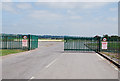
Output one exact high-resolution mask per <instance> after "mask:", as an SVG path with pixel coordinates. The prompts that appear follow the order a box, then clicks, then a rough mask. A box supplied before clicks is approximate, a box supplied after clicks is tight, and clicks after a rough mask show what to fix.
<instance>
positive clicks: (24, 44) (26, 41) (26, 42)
mask: <svg viewBox="0 0 120 81" xmlns="http://www.w3.org/2000/svg"><path fill="white" fill-rule="evenodd" d="M22 46H23V47H27V46H28V40H26V39H22Z"/></svg>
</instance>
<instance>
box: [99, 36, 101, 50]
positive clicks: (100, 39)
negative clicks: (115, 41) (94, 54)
mask: <svg viewBox="0 0 120 81" xmlns="http://www.w3.org/2000/svg"><path fill="white" fill-rule="evenodd" d="M98 41H99V44H98V45H99V47H98V52H100V49H101V37H98Z"/></svg>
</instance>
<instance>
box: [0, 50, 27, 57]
mask: <svg viewBox="0 0 120 81" xmlns="http://www.w3.org/2000/svg"><path fill="white" fill-rule="evenodd" d="M24 51H25V50H8V49H7V50H6V49H3V50H0V56H5V55H9V54H15V53H19V52H24Z"/></svg>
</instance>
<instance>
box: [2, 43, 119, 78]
mask: <svg viewBox="0 0 120 81" xmlns="http://www.w3.org/2000/svg"><path fill="white" fill-rule="evenodd" d="M2 73H3V74H2V78H3V79H117V78H118V70H117V68H116V67H114V66H113V65H112V64H111V63H109V62H108V61H106V60H105V59H104V58H102V57H100V56H99V55H98V54H96V53H93V52H91V53H70V52H69V53H68V52H64V50H63V42H39V48H37V49H35V50H32V51H29V52H23V53H18V54H13V55H8V56H4V57H3V59H2Z"/></svg>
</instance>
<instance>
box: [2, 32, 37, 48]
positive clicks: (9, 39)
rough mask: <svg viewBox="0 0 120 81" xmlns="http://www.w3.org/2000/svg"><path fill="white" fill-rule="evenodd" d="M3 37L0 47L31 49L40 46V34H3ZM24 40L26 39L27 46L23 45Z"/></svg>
mask: <svg viewBox="0 0 120 81" xmlns="http://www.w3.org/2000/svg"><path fill="white" fill-rule="evenodd" d="M1 38H2V39H1V40H2V41H1V42H2V43H1V44H2V45H1V44H0V45H1V46H0V49H24V50H31V49H35V48H38V36H36V35H20V34H2V35H1ZM24 38H25V39H24ZM24 40H26V46H23V41H24Z"/></svg>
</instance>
